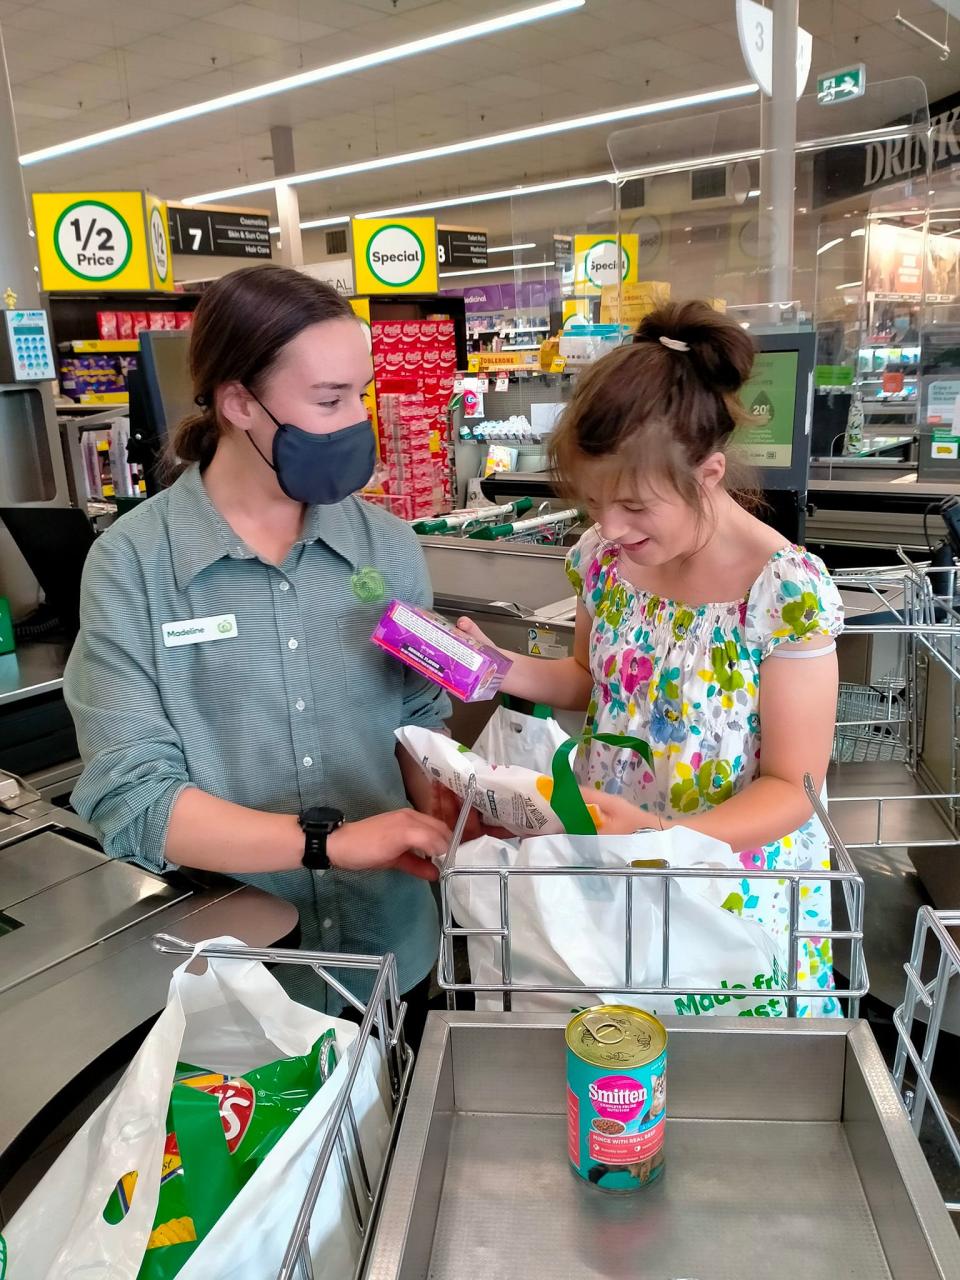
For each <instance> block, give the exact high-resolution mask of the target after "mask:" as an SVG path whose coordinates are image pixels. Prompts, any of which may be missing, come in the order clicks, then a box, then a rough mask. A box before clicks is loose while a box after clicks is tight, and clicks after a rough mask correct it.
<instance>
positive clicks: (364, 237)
mask: <svg viewBox="0 0 960 1280" xmlns="http://www.w3.org/2000/svg"><path fill="white" fill-rule="evenodd" d="M351 229H352V232H353V270H354V279H355V280H356V284H357V292H358V293H361V294H367V293H436V292H437V289H438V287H439V283H440V281H439V276H438V272H437V224H436V220H435V219H434V218H402V219H399V218H354V220H353V222H352V223H351Z"/></svg>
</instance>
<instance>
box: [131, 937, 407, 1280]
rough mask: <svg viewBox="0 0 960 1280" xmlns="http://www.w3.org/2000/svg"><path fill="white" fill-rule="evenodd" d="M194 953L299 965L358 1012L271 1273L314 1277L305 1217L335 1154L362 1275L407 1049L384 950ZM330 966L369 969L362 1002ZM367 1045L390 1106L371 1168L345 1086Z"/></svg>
mask: <svg viewBox="0 0 960 1280" xmlns="http://www.w3.org/2000/svg"><path fill="white" fill-rule="evenodd" d="M153 946H154V947H155V949H156V950H157V951H161V952H164V953H165V954H169V955H178V956H193V955H194V953H195V947H194V944H193V943H190V942H184V941H183V940H182V939H180V938H174V937H171V936H170V935H168V934H162V933H160V934H156V935H155V936H154V938H153ZM198 955H199V956H201V957H203V958H206V959H222V960H248V961H249V960H258V961H260V962H261V963H262V964H269V965H299V966H303V967H307V968H309V969H312V970H313V971H314V973H315V974H316V975H317V977H318V978H319V979H321V980H322V981H323V982H325V983H326V984H327V985H328V986H329V987H331V988H332V989H333V990H334V991H336V992H337V994H338V995H339V996H341V997H342V998H343V999H344V1000H345V1001H346V1002H347V1003H348V1004H349V1005H350V1007H351V1008H353V1009H355V1010H356V1011H357V1012H358V1013H359V1014H360V1015H361V1021H360V1030H359V1031H358V1033H357V1038H356V1040H355V1041H354V1043H353V1045H351V1048H350V1058H351V1061H350V1069H349V1071H348V1073H347V1077H346V1080H345V1081H344V1084H343V1087H342V1088H341V1091H340V1095H339V1097H338V1099H337V1102H336V1104H335V1106H334V1107H333V1108H332V1110H331V1111H330V1113H329V1115H328V1119H327V1121H326V1132H325V1134H324V1137H323V1141H322V1143H321V1146H320V1150H319V1152H318V1154H317V1159H316V1163H315V1165H314V1168H313V1171H312V1173H311V1175H310V1180H309V1183H308V1185H307V1190H306V1193H305V1195H304V1197H303V1201H302V1203H301V1205H300V1209H299V1211H298V1213H297V1218H296V1222H295V1224H294V1228H293V1232H292V1234H291V1236H290V1241H289V1243H288V1245H287V1248H286V1252H285V1253H284V1256H283V1261H282V1264H281V1266H280V1270H279V1271H278V1272H277V1280H314V1269H313V1264H312V1262H311V1258H310V1249H309V1236H310V1222H311V1218H312V1216H313V1211H314V1208H315V1206H316V1203H317V1199H318V1197H319V1195H320V1189H321V1187H322V1186H323V1180H324V1178H325V1177H326V1176H327V1172H328V1170H329V1168H330V1165H331V1163H332V1161H333V1160H334V1159H335V1158H336V1159H337V1160H338V1162H339V1165H340V1168H341V1171H342V1173H343V1178H344V1184H345V1186H346V1188H347V1200H348V1205H349V1209H350V1213H351V1217H352V1220H353V1226H354V1229H355V1231H356V1233H357V1237H358V1242H359V1245H360V1252H359V1261H358V1263H357V1268H356V1270H355V1272H354V1276H355V1278H358V1277H360V1276H361V1275H362V1274H363V1270H364V1266H365V1262H366V1255H367V1250H368V1249H369V1246H370V1242H371V1239H372V1234H373V1228H374V1226H375V1224H376V1218H377V1211H378V1209H379V1205H380V1200H381V1197H382V1195H383V1190H384V1187H385V1185H386V1178H387V1173H388V1170H389V1167H390V1157H391V1155H392V1152H393V1148H394V1145H395V1142H396V1134H397V1128H398V1125H399V1122H400V1117H401V1114H402V1111H403V1104H404V1102H405V1100H406V1096H407V1092H408V1089H409V1086H410V1074H411V1072H412V1070H413V1053H412V1052H411V1050H410V1049H409V1047H408V1046H407V1043H406V1039H405V1037H404V1033H403V1020H404V1016H405V1014H406V1004H405V1003H403V1002H402V1001H401V1000H400V999H399V996H398V992H397V966H396V961H395V959H394V957H393V956H392V955H386V956H382V957H381V956H351V955H334V954H332V953H329V952H322V951H292V950H288V949H286V948H282V947H244V946H227V945H211V946H205V947H203V948H202V950H201V951H200V952H199V953H198ZM331 969H340V970H342V969H354V970H361V971H366V972H368V973H373V974H374V983H373V990H372V992H371V994H370V999H369V1000H368V1001H367V1003H366V1005H364V1004H363V1003H362V1002H361V1001H359V1000H358V999H357V998H356V997H355V996H354V995H353V994H352V992H350V991H349V990H348V989H347V988H346V987H345V986H343V984H342V983H341V982H340V981H339V980H338V979H337V978H336V977H335V976H334V974H333V973H331ZM370 1048H373V1050H374V1052H375V1053H377V1054H378V1055H379V1056H380V1058H381V1059H382V1062H383V1066H384V1068H385V1070H386V1073H387V1079H388V1081H389V1092H390V1110H391V1116H390V1133H389V1138H388V1141H387V1145H386V1155H385V1158H384V1160H383V1163H382V1165H381V1167H380V1168H379V1169H375V1170H372V1171H371V1169H370V1168H369V1167H368V1160H367V1157H366V1155H365V1153H364V1150H363V1145H362V1143H361V1140H360V1131H359V1126H358V1125H357V1119H356V1113H355V1110H354V1105H353V1091H354V1088H355V1086H356V1083H357V1079H358V1077H359V1073H360V1067H361V1064H362V1063H363V1060H364V1057H365V1056H366V1054H367V1051H368V1049H370ZM344 1280H346V1277H344Z"/></svg>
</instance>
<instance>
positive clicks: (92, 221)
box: [53, 200, 133, 280]
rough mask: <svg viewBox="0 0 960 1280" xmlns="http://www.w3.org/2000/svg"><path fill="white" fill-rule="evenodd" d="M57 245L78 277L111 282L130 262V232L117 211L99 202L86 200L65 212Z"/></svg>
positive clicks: (62, 258) (56, 234)
mask: <svg viewBox="0 0 960 1280" xmlns="http://www.w3.org/2000/svg"><path fill="white" fill-rule="evenodd" d="M53 243H54V247H55V249H56V251H57V255H58V257H59V258H60V261H61V262H62V263H63V265H64V266H65V267H66V268H67V270H68V271H72V272H73V273H74V275H78V276H83V277H85V278H86V279H88V280H109V279H111V277H113V276H116V275H119V274H120V272H121V271H122V270H123V268H124V267H125V266H126V265H127V263H128V262H129V261H130V253H131V250H132V249H133V240H132V237H131V235H130V228H129V227H128V226H127V224H126V222H124V220H123V218H122V217H121V216H120V214H119V213H117V211H116V210H115V209H111V208H110V206H109V205H107V204H103V203H102V202H101V201H99V200H82V201H79V202H78V203H77V204H73V205H70V207H69V208H67V209H64V211H63V213H61V215H60V217H59V219H58V220H57V225H56V229H55V231H54V234H53Z"/></svg>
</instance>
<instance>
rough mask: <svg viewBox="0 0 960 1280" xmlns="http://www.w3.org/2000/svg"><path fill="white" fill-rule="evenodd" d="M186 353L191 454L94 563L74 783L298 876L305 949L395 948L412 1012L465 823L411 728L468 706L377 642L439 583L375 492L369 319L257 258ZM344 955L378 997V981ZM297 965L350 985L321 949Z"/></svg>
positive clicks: (202, 312)
mask: <svg viewBox="0 0 960 1280" xmlns="http://www.w3.org/2000/svg"><path fill="white" fill-rule="evenodd" d="M190 369H191V375H192V379H193V388H194V392H195V398H196V403H197V406H198V410H199V411H198V413H197V414H196V415H194V416H193V417H190V418H188V419H187V420H186V421H184V422H183V423H181V424H180V426H179V427H178V429H177V430H176V432H175V433H174V436H173V440H172V449H173V452H174V454H175V455H176V456H177V458H179V459H180V460H181V463H182V464H183V465H182V469H181V471H180V474H179V476H178V478H177V479H176V480H175V482H174V483H173V484H172V485H171V487H170V488H168V489H166V490H164V491H163V492H162V493H160V494H158V495H157V496H156V497H154V498H151V499H149V500H148V501H147V502H145V503H144V504H143V506H142V507H140V508H139V509H137V510H136V511H133V512H131V513H130V514H128V515H125V516H124V517H123V518H122V519H121V520H119V521H118V522H117V523H116V524H115V525H114V526H112V527H111V528H110V529H109V530H108V531H107V532H106V533H105V534H104V535H103V536H102V537H101V538H99V539H98V540H97V542H96V544H95V546H94V547H93V549H92V551H91V553H90V556H89V558H88V560H87V564H86V567H85V571H84V576H83V590H82V600H81V624H80V634H79V637H78V639H77V642H76V645H75V647H74V649H73V652H72V654H71V655H70V660H69V662H68V664H67V671H66V678H65V683H64V690H65V696H66V700H67V704H68V706H69V707H70V711H71V713H72V715H73V718H74V721H75V722H76V728H77V737H78V740H79V744H80V751H81V754H82V756H83V761H84V765H85V769H84V772H83V776H82V777H81V779H80V781H79V783H78V785H77V788H76V790H75V792H74V793H73V805H74V807H75V808H76V810H77V812H78V813H80V814H81V816H82V817H84V818H85V819H87V820H88V821H89V822H91V823H92V824H93V825H94V827H95V828H96V829H97V831H98V832H99V834H100V837H101V840H102V842H103V846H104V849H105V850H106V852H107V853H108V854H110V855H111V856H113V857H117V858H128V859H131V860H133V861H135V862H137V863H138V864H139V865H141V866H143V867H146V868H148V869H149V870H151V871H156V872H163V871H166V870H169V869H170V868H173V867H177V866H181V867H195V868H198V869H200V870H204V871H218V872H226V873H228V874H230V875H233V876H236V877H237V878H238V879H241V880H246V881H249V882H250V883H251V884H255V885H257V886H258V887H260V888H262V889H265V890H268V891H269V892H271V893H274V894H277V895H280V896H282V897H284V898H287V899H288V900H289V901H290V902H292V903H293V904H294V905H295V906H296V907H297V909H298V910H299V913H300V928H301V945H302V946H303V947H305V948H309V949H311V950H323V951H334V952H353V953H367V954H381V953H383V952H386V951H392V952H394V954H395V955H396V958H397V965H398V970H399V982H400V989H401V991H402V992H405V993H411V999H410V1001H409V1002H408V1003H409V1005H410V1010H409V1015H408V1016H409V1018H410V1022H411V1025H412V1026H414V1027H415V1025H416V1023H417V1022H418V1021H422V1018H424V1017H425V1016H426V994H427V985H428V980H429V979H428V975H429V974H430V971H431V969H432V967H433V963H434V960H435V959H436V955H437V938H438V930H437V913H436V907H435V904H434V899H433V895H432V893H431V889H430V886H429V884H428V883H427V878H433V877H434V876H435V874H436V873H435V871H434V868H433V864H432V863H431V862H429V860H426V859H425V858H424V857H422V856H419V855H437V854H440V853H442V852H444V851H445V849H446V847H447V842H448V840H449V831H448V829H447V827H446V826H445V825H444V823H443V822H441V821H440V820H439V819H438V818H436V817H434V816H430V815H429V814H428V813H425V812H417V811H415V808H411V807H409V806H410V805H411V804H412V805H414V806H418V805H419V807H420V808H421V809H430V808H431V806H432V803H433V797H432V794H431V789H430V784H429V782H427V781H426V779H424V778H423V775H422V774H421V773H420V770H419V769H418V768H417V767H416V765H415V764H414V762H413V761H412V759H409V758H408V757H406V755H405V753H403V752H400V753H399V754H398V752H397V749H396V745H397V744H396V741H395V738H394V730H395V729H397V728H398V727H399V726H400V725H406V724H417V725H423V726H425V727H426V728H431V729H440V728H442V726H443V722H444V719H445V717H446V716H447V715H448V713H449V704H448V701H447V698H446V696H445V695H444V694H443V693H442V692H441V691H440V690H439V689H438V688H437V687H436V686H434V685H432V684H429V683H427V682H426V681H425V680H423V679H422V678H421V677H419V676H417V675H415V674H414V673H413V672H411V671H410V670H409V669H408V668H407V667H405V666H402V665H401V664H399V663H397V662H395V661H394V660H393V659H391V658H389V657H388V656H386V655H385V654H383V653H381V652H380V651H379V650H378V649H376V648H375V647H374V646H373V645H372V644H371V643H370V634H371V632H372V631H373V628H374V626H375V624H376V621H377V619H378V617H379V616H380V614H381V613H382V611H383V608H384V606H385V603H386V601H387V599H388V598H390V597H393V596H396V597H399V598H401V599H403V600H409V601H411V602H413V603H416V604H421V605H430V604H431V590H430V582H429V579H428V575H427V569H426V565H425V562H424V559H423V554H422V552H421V550H420V547H419V545H418V543H417V539H416V537H415V536H414V534H413V533H411V532H410V531H409V529H408V528H407V526H405V525H403V524H401V522H400V521H399V520H396V519H394V518H393V517H392V516H390V515H387V514H386V513H385V512H384V511H382V510H381V509H379V508H378V507H376V506H375V505H373V504H371V503H367V502H364V501H363V500H361V499H360V498H358V497H355V496H353V495H354V494H355V493H356V491H357V490H358V489H360V488H362V486H363V485H365V484H366V483H367V481H368V480H369V479H370V477H371V474H372V472H373V469H374V461H375V446H374V437H373V432H372V430H371V428H370V424H369V422H368V419H367V412H366V409H365V407H364V403H363V399H362V397H363V395H364V392H365V389H366V388H367V386H368V384H369V383H370V380H371V378H372V368H371V359H370V349H369V342H368V340H367V336H366V334H365V331H364V329H363V327H362V325H361V324H360V322H359V321H358V320H357V319H356V317H355V316H354V314H353V312H352V310H351V308H350V305H349V303H347V302H346V301H345V300H344V299H343V298H341V297H340V296H339V294H337V293H336V292H334V290H333V289H331V288H329V287H328V286H327V285H325V284H321V283H318V282H317V281H315V280H313V279H311V278H310V277H309V276H306V275H303V274H302V273H300V272H298V271H293V270H289V269H287V268H284V267H276V266H267V267H259V268H247V269H245V270H240V271H235V272H233V273H231V274H230V275H228V276H225V277H223V278H222V279H221V280H218V281H217V282H216V283H215V284H214V285H212V286H211V288H210V289H208V291H207V292H206V293H205V294H204V295H203V298H202V299H201V301H200V304H199V306H198V308H197V311H196V314H195V317H194V325H193V331H192V338H191V343H190ZM425 877H426V878H425ZM339 976H340V977H341V978H342V979H343V980H344V981H345V982H346V984H347V985H348V986H349V987H350V988H351V989H352V990H353V991H354V992H355V993H356V994H357V995H359V996H361V997H362V996H363V995H364V994H366V993H367V992H368V990H369V987H370V984H371V981H372V979H371V978H370V976H369V975H366V974H357V973H352V972H350V971H343V972H342V973H341V974H340V975H339ZM285 985H288V986H289V987H290V990H291V994H295V995H296V996H297V997H298V998H300V999H302V1000H304V1001H305V1002H309V1003H311V1004H314V1005H317V1004H321V1003H322V1002H323V1000H324V999H326V1000H327V1001H328V1002H329V1011H330V1012H336V1011H337V1010H338V1009H339V1008H340V1006H341V1004H342V1001H341V999H340V997H339V996H337V995H336V993H335V992H333V991H332V990H331V991H329V992H327V994H326V996H324V988H323V987H322V985H321V984H320V982H319V980H317V979H316V978H315V977H314V976H313V974H312V972H310V971H309V970H307V969H301V968H299V967H297V968H296V969H294V970H293V977H292V979H291V980H289V982H287V983H285ZM418 1015H419V1017H418Z"/></svg>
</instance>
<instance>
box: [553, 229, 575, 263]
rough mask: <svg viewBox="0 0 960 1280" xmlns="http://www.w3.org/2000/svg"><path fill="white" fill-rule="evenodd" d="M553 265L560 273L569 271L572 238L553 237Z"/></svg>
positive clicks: (571, 259)
mask: <svg viewBox="0 0 960 1280" xmlns="http://www.w3.org/2000/svg"><path fill="white" fill-rule="evenodd" d="M553 263H554V266H556V267H559V268H560V270H561V271H569V270H570V268H571V267H572V266H573V236H554V237H553Z"/></svg>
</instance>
